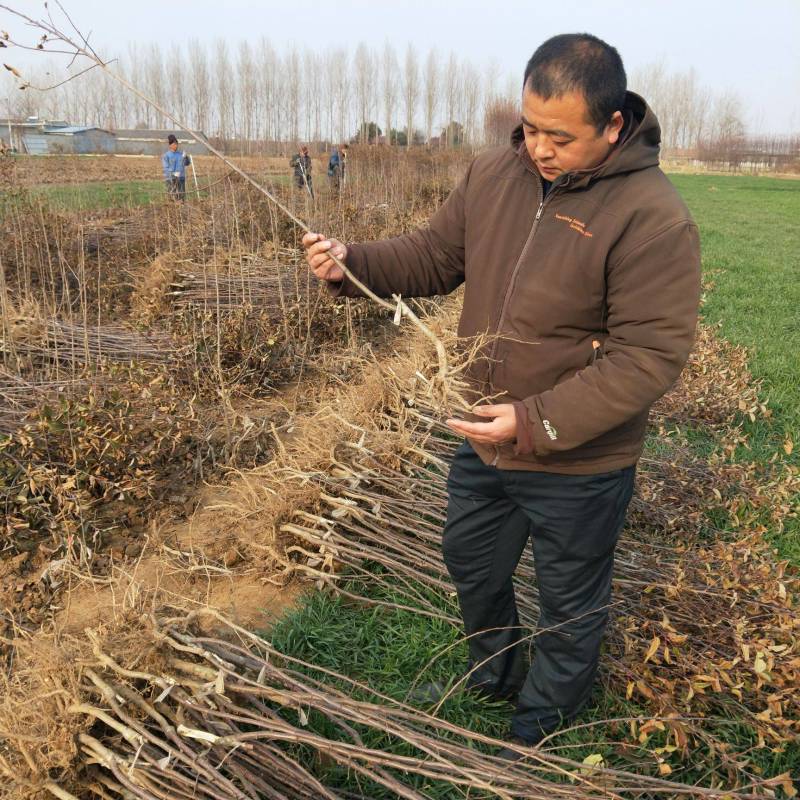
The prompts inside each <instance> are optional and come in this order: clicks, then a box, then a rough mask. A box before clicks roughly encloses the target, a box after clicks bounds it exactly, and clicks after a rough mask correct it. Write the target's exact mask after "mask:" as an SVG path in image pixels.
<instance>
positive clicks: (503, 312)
mask: <svg viewBox="0 0 800 800" xmlns="http://www.w3.org/2000/svg"><path fill="white" fill-rule="evenodd" d="M537 177H538V176H537ZM539 194H540V197H541V199H540V200H539V208H538V209H537V210H536V216H535V217H534V218H533V224H532V225H531V229H530V232H529V233H528V238H527V239H526V240H525V244H524V246H523V248H522V252H521V253H520V254H519V258H518V259H517V263H516V264H515V265H514V269H513V270H512V272H511V278H510V279H509V281H508V288H507V289H506V294H505V297H504V298H503V305H502V306H501V307H500V318H499V319H498V320H497V328H496V334H497V338H495V340H494V342H493V343H492V349H491V350H490V352H489V388H491V385H492V378H493V377H494V376H493V372H494V357H495V355H496V353H497V348H498V345H499V336H500V331H501V330H502V328H503V322H504V320H505V316H506V311H507V310H508V304H509V301H510V300H511V294H512V292H513V291H514V285H515V284H516V281H517V274H518V273H519V270H520V267H521V266H522V262H523V260H524V258H525V254H526V253H527V252H528V248H529V246H530V243H531V242H532V241H533V237H534V234H535V233H536V229H537V228H538V227H539V220H540V219H541V218H542V211H543V210H544V207H545V205H546V204H547V202H548V198H549V197H551V196H552V194H553V187H551V188H550V191H549V192H548V197H545V196H544V189H543V187H542V183H541V180H540V182H539ZM499 460H500V446H499V445H494V459H493V460H492V463H491V466H493V467H496V466H497V462H498V461H499Z"/></svg>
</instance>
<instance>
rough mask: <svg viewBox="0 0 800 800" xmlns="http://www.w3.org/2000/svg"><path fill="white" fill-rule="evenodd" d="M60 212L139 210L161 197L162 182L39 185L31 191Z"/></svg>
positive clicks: (162, 195) (162, 190)
mask: <svg viewBox="0 0 800 800" xmlns="http://www.w3.org/2000/svg"><path fill="white" fill-rule="evenodd" d="M34 191H35V192H36V193H37V194H39V195H41V196H43V197H45V198H47V200H49V201H50V203H51V204H52V205H53V206H54V207H56V208H60V209H64V210H82V211H92V210H95V209H100V208H124V207H130V206H142V205H147V204H149V203H152V202H154V201H156V200H160V199H162V198H163V197H164V182H163V181H160V180H153V181H107V182H106V181H104V182H97V183H94V182H93V183H78V184H63V185H58V184H56V185H43V186H38V187H36V189H35V190H34Z"/></svg>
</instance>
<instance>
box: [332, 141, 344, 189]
mask: <svg viewBox="0 0 800 800" xmlns="http://www.w3.org/2000/svg"><path fill="white" fill-rule="evenodd" d="M346 164H347V145H346V144H343V145H342V146H341V147H334V148H333V151H332V152H331V157H330V159H329V160H328V178H329V180H330V184H331V191H333V192H338V191H339V190H340V189H341V187H342V186H343V185H344V171H345V167H346Z"/></svg>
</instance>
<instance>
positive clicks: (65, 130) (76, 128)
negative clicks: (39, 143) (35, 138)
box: [44, 125, 112, 136]
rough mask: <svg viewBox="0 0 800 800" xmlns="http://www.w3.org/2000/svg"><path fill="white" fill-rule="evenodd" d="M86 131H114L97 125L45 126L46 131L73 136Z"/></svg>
mask: <svg viewBox="0 0 800 800" xmlns="http://www.w3.org/2000/svg"><path fill="white" fill-rule="evenodd" d="M86 131H103V132H104V133H112V131H109V130H107V129H106V128H99V127H97V125H59V126H58V127H54V128H53V127H50V126H49V125H46V126H45V129H44V132H45V133H57V134H63V135H66V136H72V135H73V134H76V133H85V132H86Z"/></svg>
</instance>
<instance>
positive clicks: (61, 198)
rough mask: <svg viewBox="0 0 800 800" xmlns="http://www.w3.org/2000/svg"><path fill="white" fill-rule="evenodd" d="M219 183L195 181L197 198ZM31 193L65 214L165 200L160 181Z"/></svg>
mask: <svg viewBox="0 0 800 800" xmlns="http://www.w3.org/2000/svg"><path fill="white" fill-rule="evenodd" d="M218 180H219V179H216V178H215V179H214V180H209V179H207V178H204V179H203V180H199V186H200V192H201V196H203V195H204V189H205V187H208V186H209V185H210V184H213V183H216V182H217V181H218ZM290 180H291V178H290V176H289V175H270V176H268V178H267V179H266V186H267V188H269V186H270V185H275V184H288V183H289V181H290ZM33 191H34V192H35V193H37V194H39V195H40V196H42V197H45V198H47V200H49V201H50V203H51V204H52V205H53V206H54V207H55V208H59V209H63V210H66V211H93V210H96V209H102V208H131V207H136V206H144V205H148V204H150V203H154V202H160V201H162V200H164V199H165V197H166V192H165V189H164V182H163V181H162V180H148V181H97V182H91V183H78V184H53V185H48V184H44V185H41V186H37V187H36V188H34V189H33ZM186 196H187V198H188V199H190V200H191V199H192V198H193V197H194V196H195V190H194V184H193V183H192V179H191V177H189V178H187V180H186Z"/></svg>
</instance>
